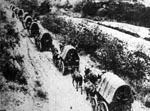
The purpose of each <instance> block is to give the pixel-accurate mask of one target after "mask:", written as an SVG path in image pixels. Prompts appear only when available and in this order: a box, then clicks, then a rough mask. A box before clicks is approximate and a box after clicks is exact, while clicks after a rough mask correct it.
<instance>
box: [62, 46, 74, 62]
mask: <svg viewBox="0 0 150 111" xmlns="http://www.w3.org/2000/svg"><path fill="white" fill-rule="evenodd" d="M71 49H73V50H75V48H74V47H73V46H71V45H66V46H65V47H64V49H63V51H62V53H61V54H60V57H62V59H63V60H64V59H65V58H66V55H67V53H68V51H69V50H71Z"/></svg>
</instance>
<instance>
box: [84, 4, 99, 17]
mask: <svg viewBox="0 0 150 111" xmlns="http://www.w3.org/2000/svg"><path fill="white" fill-rule="evenodd" d="M97 9H98V7H97V6H96V4H95V3H93V2H92V1H88V2H86V3H85V5H84V6H83V7H82V13H83V15H82V16H83V17H86V16H87V15H90V16H94V15H95V14H96V12H97Z"/></svg>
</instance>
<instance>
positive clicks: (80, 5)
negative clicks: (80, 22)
mask: <svg viewBox="0 0 150 111" xmlns="http://www.w3.org/2000/svg"><path fill="white" fill-rule="evenodd" d="M84 3H85V1H80V2H79V3H77V4H75V6H74V8H73V10H74V12H81V11H82V7H83V6H84Z"/></svg>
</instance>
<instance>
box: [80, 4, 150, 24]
mask: <svg viewBox="0 0 150 111" xmlns="http://www.w3.org/2000/svg"><path fill="white" fill-rule="evenodd" d="M102 4H103V3H99V4H96V3H91V2H87V3H86V4H85V5H84V6H83V8H82V12H83V17H86V16H87V15H88V16H99V17H106V18H107V19H109V20H117V21H119V22H127V23H131V24H134V25H140V26H146V27H149V26H150V13H149V11H150V7H145V6H144V5H142V4H139V3H135V4H130V3H127V2H119V4H117V3H116V2H111V1H109V2H106V3H105V4H106V7H105V8H103V7H102Z"/></svg>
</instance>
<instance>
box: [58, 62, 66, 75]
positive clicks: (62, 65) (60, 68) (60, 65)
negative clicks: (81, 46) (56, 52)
mask: <svg viewBox="0 0 150 111" xmlns="http://www.w3.org/2000/svg"><path fill="white" fill-rule="evenodd" d="M58 68H59V71H60V72H61V73H62V74H63V75H64V72H65V65H64V62H63V61H62V60H60V61H59V66H58Z"/></svg>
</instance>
